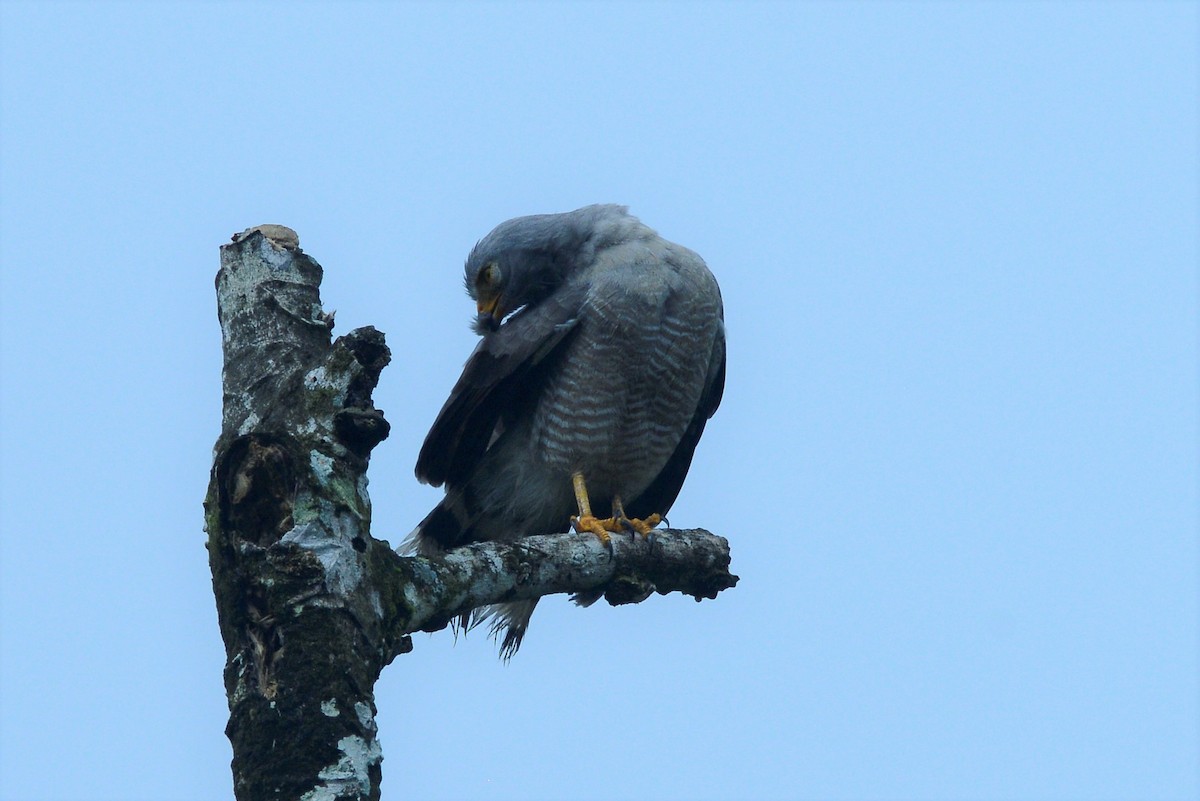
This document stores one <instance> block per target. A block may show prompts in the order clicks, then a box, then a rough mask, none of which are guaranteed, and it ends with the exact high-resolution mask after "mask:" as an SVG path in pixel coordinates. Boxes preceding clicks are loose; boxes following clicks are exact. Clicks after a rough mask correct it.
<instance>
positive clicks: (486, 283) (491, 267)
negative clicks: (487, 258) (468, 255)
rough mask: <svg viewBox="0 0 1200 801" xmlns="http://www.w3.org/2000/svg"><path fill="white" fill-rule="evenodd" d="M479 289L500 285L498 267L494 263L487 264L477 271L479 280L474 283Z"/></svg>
mask: <svg viewBox="0 0 1200 801" xmlns="http://www.w3.org/2000/svg"><path fill="white" fill-rule="evenodd" d="M475 283H476V284H478V285H479V286H480V287H493V288H494V287H496V286H498V285H499V284H500V265H499V264H496V262H494V261H493V262H489V263H488V264H487V265H485V266H484V268H483V269H482V270H480V271H479V278H478V279H477V280H476V282H475Z"/></svg>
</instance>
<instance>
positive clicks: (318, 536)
mask: <svg viewBox="0 0 1200 801" xmlns="http://www.w3.org/2000/svg"><path fill="white" fill-rule="evenodd" d="M351 528H352V526H350V525H342V526H337V525H336V522H335V527H334V529H333V530H332V531H331V530H330V529H329V528H327V527H326V526H324V525H322V524H321V523H318V522H315V521H309V522H307V523H302V524H300V525H299V526H297V527H296V528H294V529H292V530H291V531H289V532H288V533H287V534H284V535H283V539H282V540H281V542H291V543H295V544H296V545H299V546H300V547H301V548H304V549H306V550H308V551H310V552H311V553H312V555H313V556H315V557H317V561H319V562H320V563H321V567H323V568H325V588H326V589H328V590H329V591H330V592H331V593H333V594H334V595H337V596H339V597H342V598H346V597H349V596H350V594H351V593H353V592H354V591H355V589H356V588H357V587H358V585H359V583H360V582H361V581H362V579H363V569H362V565H361V564H360V563H359V560H358V552H357V551H355V550H354V546H353V545H352V544H351V539H352V538H353V536H354V531H351V530H350V529H351Z"/></svg>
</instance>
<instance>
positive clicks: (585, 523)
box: [571, 514, 613, 554]
mask: <svg viewBox="0 0 1200 801" xmlns="http://www.w3.org/2000/svg"><path fill="white" fill-rule="evenodd" d="M605 522H606V521H604V520H601V519H600V518H598V517H593V516H592V515H590V514H586V515H580V516H579V517H576V516H575V515H571V525H572V526H573V527H574V529H575V531H576V532H578V533H580V534H584V533H587V532H590V533H592V534H595V535H596V538H597V539H598V540H600V542H601V544H602V545H604V547H605V548H606V549H607V550H608V552H609V553H610V554H611V553H612V550H613V545H612V537H610V536H609V535H608V529H606V528H605V527H604V523H605Z"/></svg>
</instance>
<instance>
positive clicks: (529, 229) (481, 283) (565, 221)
mask: <svg viewBox="0 0 1200 801" xmlns="http://www.w3.org/2000/svg"><path fill="white" fill-rule="evenodd" d="M617 220H630V221H633V223H636V222H637V221H636V219H634V218H633V217H629V216H628V214H627V213H626V211H625V207H624V206H610V205H600V206H585V207H584V208H582V209H577V210H576V211H570V212H566V213H565V214H537V215H533V216H531V217H517V218H516V219H513V220H509V221H507V222H503V223H501V224H500V225H498V226H496V228H495V229H494V230H493V231H492V232H491V233H490V234H488V235H487V236H485V237H484V238H483V239H481V240H479V243H478V244H476V245H475V247H474V248H473V249H472V250H471V255H469V256H468V257H467V263H466V268H465V276H464V279H465V283H466V286H467V293H468V294H470V296H471V298H472V299H473V300H474V301H475V308H476V310H477V311H478V316H477V317H476V318H475V323H474V328H475V331H476V333H479V334H485V333H487V332H488V331H495V330H496V329H497V328H499V327H500V324H501V323H502V322H503V321H504V319H505V318H506V317H508V316H509V315H510V314H512V313H513V312H516V311H518V310H520V309H522V308H525V307H529V306H535V305H537V304H538V303H540V302H541V301H542V300H543V299H545V298H546V297H547V296H548V295H549V294H550V293H551V292H553V291H554V290H555V289H557V288H558V287H559V286H560V285H561V284H562V283H563V282H564V281H566V280H567V279H568V278H569V277H570V276H571V275H572V274H574V273H576V272H577V271H579V270H580V269H581V268H583V267H585V266H587V265H588V264H590V263H591V262H592V260H593V257H594V254H595V249H596V244H597V235H598V234H601V235H602V234H604V233H605V232H606V231H607V230H608V228H609V227H611V225H612V224H613V223H614V221H617Z"/></svg>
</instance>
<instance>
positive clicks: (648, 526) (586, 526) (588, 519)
mask: <svg viewBox="0 0 1200 801" xmlns="http://www.w3.org/2000/svg"><path fill="white" fill-rule="evenodd" d="M571 484H572V485H573V486H574V487H575V503H576V504H578V506H579V515H578V516H574V515H572V517H571V525H572V526H573V527H574V528H575V531H577V532H579V533H580V534H582V533H583V532H585V531H590V532H591V533H592V534H595V535H596V537H597V538H599V540H600V542H602V543H604V545H605V546H606V547H611V546H610V545H609V540H610V539H611V537H609V532H610V531H611V532H613V533H614V534H620V533H622V532H625V531H629V530H630V529H632V530H633V531H636V532H637V533H638V534H641V535H642V536H643V537H646V536H649V534H650V532H651V531H652V530H653V529H654V527H655V526H657V525H658V524H659V523H660V522H662V516H661V515H657V514H652V515H650V516H649V517H647V518H645V519H643V520H639V519H637V518H633V519H631V518H628V517H626V516H625V507H624V506H623V505H622V504H621V497H620V496H619V495H618V496H616V497H614V498H613V503H612V506H613V516H612V517H606V518H604V519H600V518H598V517H596V516H594V515H593V514H592V504H591V501H589V500H588V493H587V486H586V485H585V484H584V481H583V473H573V474H571Z"/></svg>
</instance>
